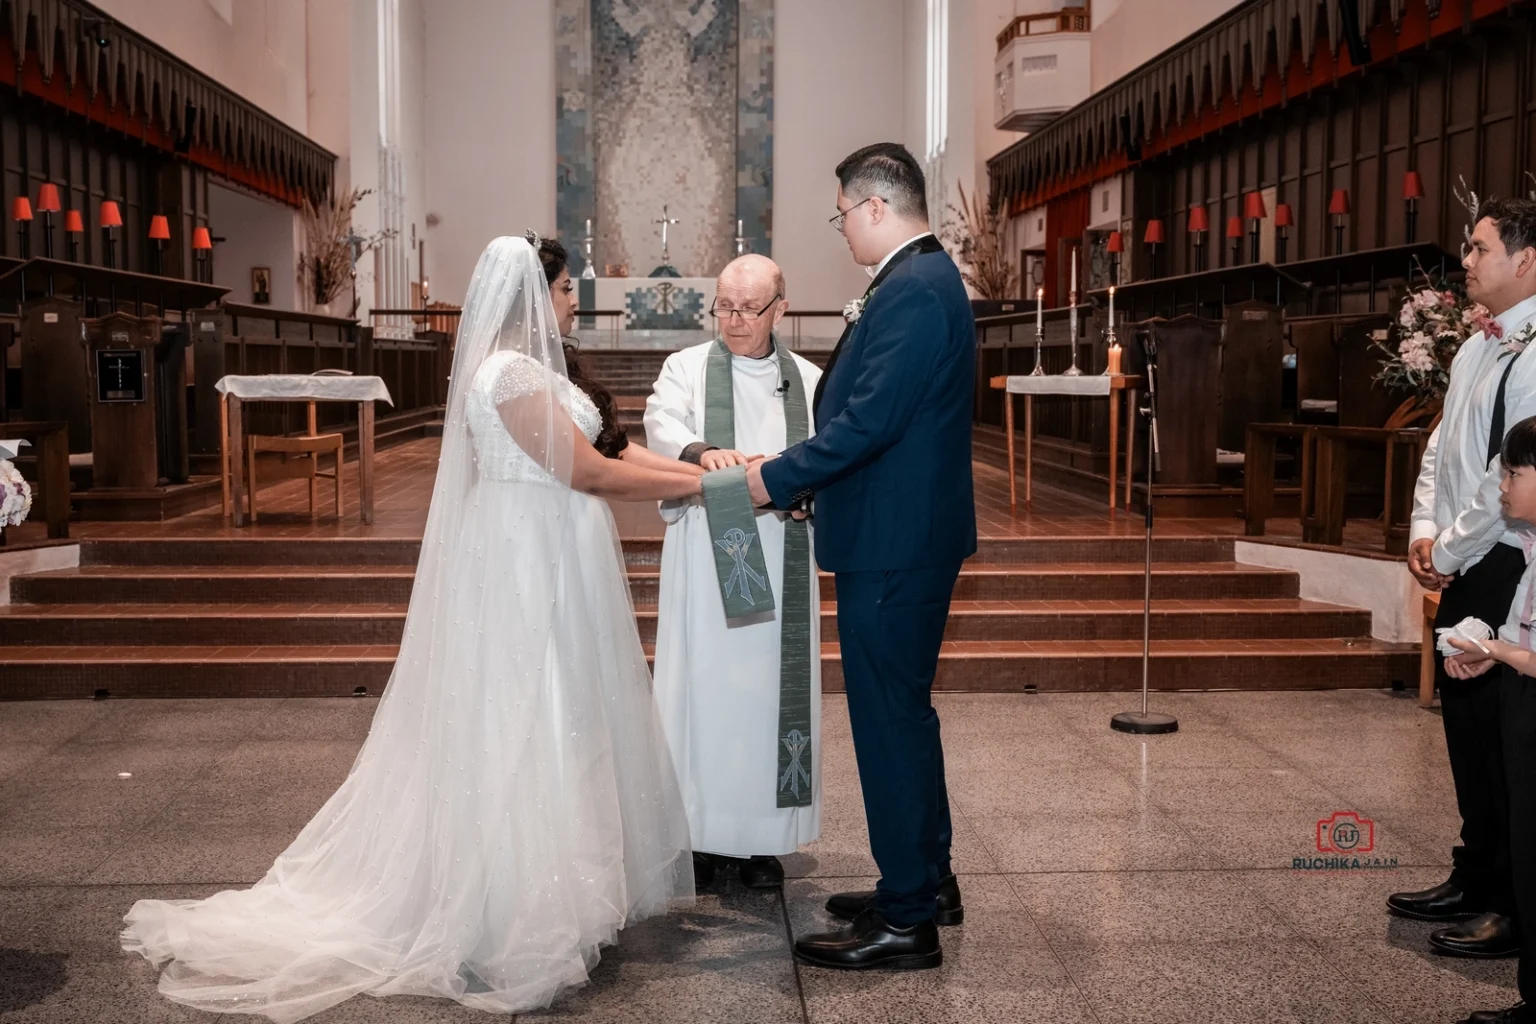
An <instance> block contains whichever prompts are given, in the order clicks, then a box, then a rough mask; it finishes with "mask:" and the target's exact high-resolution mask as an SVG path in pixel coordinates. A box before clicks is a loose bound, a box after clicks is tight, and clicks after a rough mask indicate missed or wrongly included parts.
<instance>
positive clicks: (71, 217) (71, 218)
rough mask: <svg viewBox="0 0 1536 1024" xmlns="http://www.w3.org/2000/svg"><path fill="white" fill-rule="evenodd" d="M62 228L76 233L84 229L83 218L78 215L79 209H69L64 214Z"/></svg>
mask: <svg viewBox="0 0 1536 1024" xmlns="http://www.w3.org/2000/svg"><path fill="white" fill-rule="evenodd" d="M64 230H65V231H74V232H76V233H79V232H82V231H84V230H85V218H84V217H82V216H80V211H79V210H70V211H69V212H68V213H66V214H64Z"/></svg>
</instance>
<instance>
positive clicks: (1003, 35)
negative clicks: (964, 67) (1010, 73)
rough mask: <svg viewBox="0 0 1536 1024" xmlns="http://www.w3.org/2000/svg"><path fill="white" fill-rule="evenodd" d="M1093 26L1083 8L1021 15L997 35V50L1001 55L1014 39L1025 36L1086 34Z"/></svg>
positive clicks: (1091, 20) (1087, 11)
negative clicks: (1067, 33) (1066, 33)
mask: <svg viewBox="0 0 1536 1024" xmlns="http://www.w3.org/2000/svg"><path fill="white" fill-rule="evenodd" d="M1092 25H1093V17H1092V14H1091V13H1090V11H1089V9H1088V8H1087V7H1086V6H1085V7H1063V8H1062V9H1061V10H1059V11H1049V12H1045V13H1041V14H1021V15H1019V16H1018V17H1017V18H1014V19H1013V20H1012V21H1010V22H1009V23H1008V27H1007V28H1005V29H1003V30H1002V31H1001V32H999V33H998V34H997V50H998V52H999V53H1001V52H1002V51H1003V50H1004V49H1006V48H1007V46H1008V44H1009V43H1011V42H1013V41H1014V40H1015V39H1019V38H1023V37H1026V36H1048V35H1053V34H1055V33H1057V32H1087V31H1088V30H1089V29H1090V28H1092Z"/></svg>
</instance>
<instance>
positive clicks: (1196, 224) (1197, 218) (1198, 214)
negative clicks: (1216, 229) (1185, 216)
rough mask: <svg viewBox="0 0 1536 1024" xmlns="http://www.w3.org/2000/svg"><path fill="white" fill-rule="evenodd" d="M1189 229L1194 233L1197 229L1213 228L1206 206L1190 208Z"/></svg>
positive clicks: (1207, 229)
mask: <svg viewBox="0 0 1536 1024" xmlns="http://www.w3.org/2000/svg"><path fill="white" fill-rule="evenodd" d="M1189 230H1190V233H1191V234H1193V233H1194V232H1196V231H1209V230H1211V222H1210V219H1209V218H1208V217H1207V216H1206V214H1205V207H1203V206H1192V207H1190V210H1189Z"/></svg>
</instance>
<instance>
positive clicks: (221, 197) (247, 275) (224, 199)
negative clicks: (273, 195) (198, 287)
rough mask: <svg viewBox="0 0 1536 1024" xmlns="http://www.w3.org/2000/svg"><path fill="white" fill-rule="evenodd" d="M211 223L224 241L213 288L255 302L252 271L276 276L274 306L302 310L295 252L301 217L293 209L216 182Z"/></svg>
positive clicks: (211, 198) (212, 189) (210, 207)
mask: <svg viewBox="0 0 1536 1024" xmlns="http://www.w3.org/2000/svg"><path fill="white" fill-rule="evenodd" d="M208 220H209V223H210V224H212V225H213V233H214V234H215V235H217V236H218V237H219V238H221V239H222V241H220V242H219V243H218V247H217V249H216V250H215V255H214V260H213V283H214V284H217V285H223V286H224V287H225V288H228V289H229V290H230V292H229V299H230V301H231V302H251V301H253V300H254V296H253V295H252V293H251V270H252V268H254V267H266V268H267V269H268V270H270V271H271V280H272V290H271V305H272V306H273V307H275V308H277V309H302V308H303V307H302V306H301V305H296V302H297V301H298V263H297V260H296V259H295V256H294V252H295V249H296V247H297V246H296V237H297V235H298V231H299V226H298V214H297V212H296V211H294V210H293V209H292V208H291V207H287V206H283V205H282V204H281V203H275V202H272V201H271V200H268V199H262V198H259V197H257V196H254V195H251V194H250V193H248V192H244V191H241V190H237V189H235V188H230V187H225V186H222V185H219V184H216V183H210V184H209V186H208Z"/></svg>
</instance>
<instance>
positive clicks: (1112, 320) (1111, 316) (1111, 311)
mask: <svg viewBox="0 0 1536 1024" xmlns="http://www.w3.org/2000/svg"><path fill="white" fill-rule="evenodd" d="M1109 324H1110V326H1111V327H1113V326H1114V324H1115V286H1114V285H1110V286H1109Z"/></svg>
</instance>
